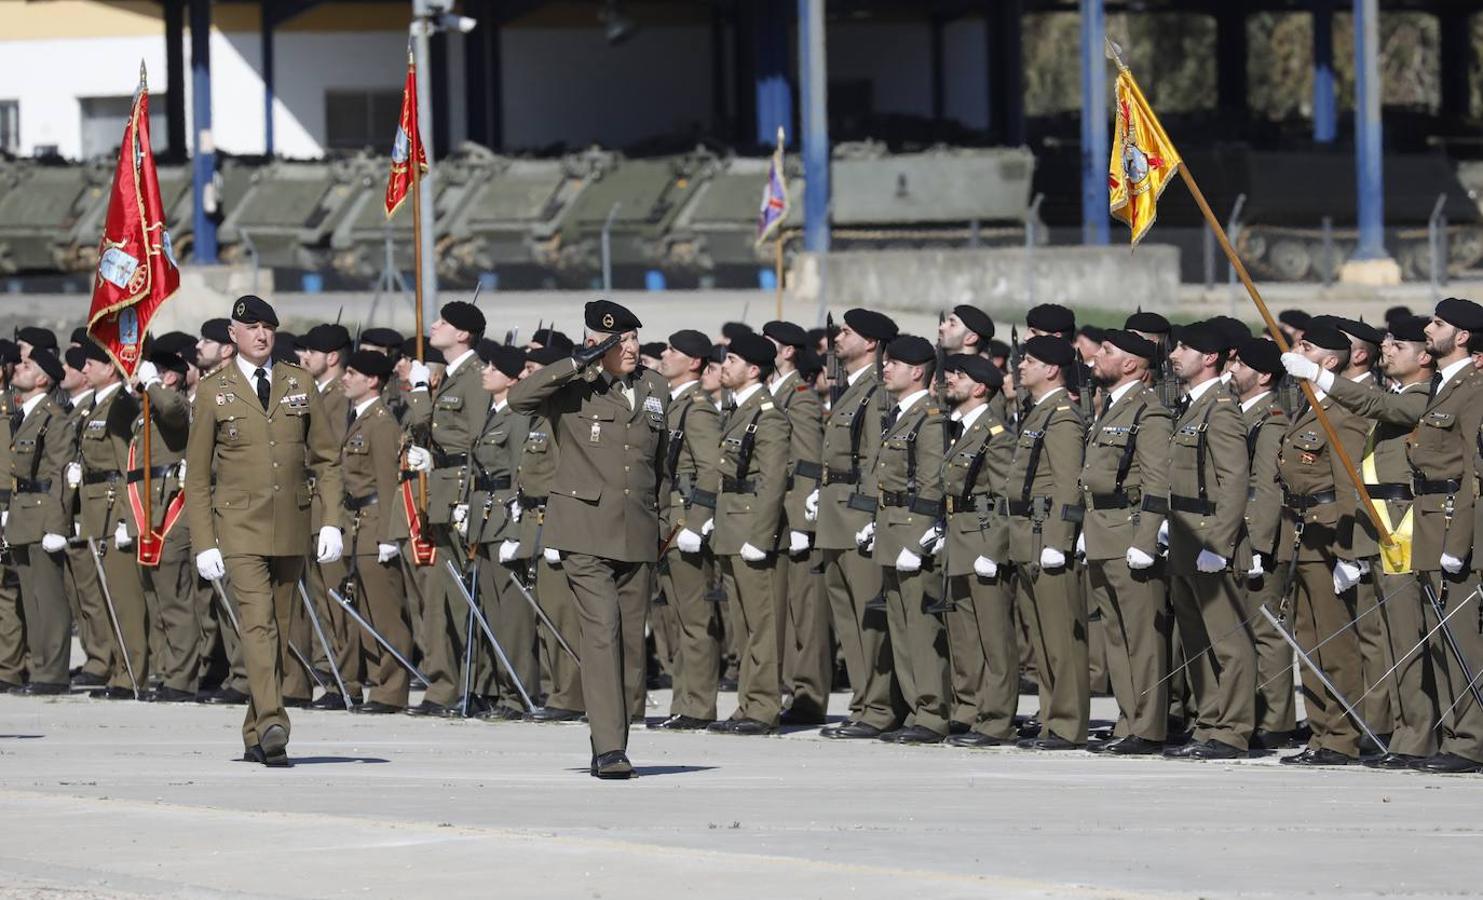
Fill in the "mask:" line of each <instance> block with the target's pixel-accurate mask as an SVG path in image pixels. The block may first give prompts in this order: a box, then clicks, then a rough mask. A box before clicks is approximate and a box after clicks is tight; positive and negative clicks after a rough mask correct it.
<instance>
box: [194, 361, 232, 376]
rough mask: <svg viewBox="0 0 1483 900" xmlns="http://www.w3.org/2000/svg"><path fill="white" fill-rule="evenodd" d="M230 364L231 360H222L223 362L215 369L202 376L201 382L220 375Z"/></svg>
mask: <svg viewBox="0 0 1483 900" xmlns="http://www.w3.org/2000/svg"><path fill="white" fill-rule="evenodd" d="M230 362H231V360H230V359H225V360H222V361H221V362H219V363H217V364H216V367H215V368H213V369H211V370H209V371H208V372H207V373H206V374H205V375H202V376H201V380H203V381H204V380H206V379H207V378H210V377H211V376H213V375H216V374H218V373H220V372H221V371H222V370H224V369H226V367H227V365H228V364H229V363H230Z"/></svg>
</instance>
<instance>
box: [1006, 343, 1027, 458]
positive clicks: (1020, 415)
mask: <svg viewBox="0 0 1483 900" xmlns="http://www.w3.org/2000/svg"><path fill="white" fill-rule="evenodd" d="M1024 358H1025V351H1024V348H1023V347H1021V346H1020V331H1019V328H1017V327H1015V326H1010V328H1009V371H1010V372H1011V373H1012V374H1013V376H1014V403H1013V406H1012V408H1011V409H1010V412H1009V415H1010V417H1011V418H1012V419H1014V430H1015V431H1016V432H1018V431H1019V430H1020V422H1021V421H1023V419H1024V417H1025V410H1026V409H1027V408H1028V407H1029V405H1030V392H1029V391H1027V390H1025V386H1024V385H1023V384H1020V361H1021V360H1023V359H1024Z"/></svg>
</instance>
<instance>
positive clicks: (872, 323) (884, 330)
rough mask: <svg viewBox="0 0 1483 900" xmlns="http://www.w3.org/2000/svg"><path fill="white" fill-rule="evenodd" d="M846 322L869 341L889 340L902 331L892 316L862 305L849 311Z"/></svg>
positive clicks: (845, 315)
mask: <svg viewBox="0 0 1483 900" xmlns="http://www.w3.org/2000/svg"><path fill="white" fill-rule="evenodd" d="M844 323H845V324H846V325H848V326H850V328H851V329H853V330H854V332H855V333H856V334H858V335H860V336H861V337H863V338H865V339H866V340H868V341H889V340H892V339H893V338H895V337H896V335H897V334H899V333H900V329H899V328H897V327H896V323H895V322H894V321H892V320H891V317H890V316H886V315H882V314H880V313H878V312H875V311H874V310H869V309H861V308H860V307H856V308H854V309H852V310H849V311H847V312H846V313H845V314H844Z"/></svg>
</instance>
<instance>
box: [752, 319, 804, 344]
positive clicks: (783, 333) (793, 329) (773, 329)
mask: <svg viewBox="0 0 1483 900" xmlns="http://www.w3.org/2000/svg"><path fill="white" fill-rule="evenodd" d="M762 333H763V334H765V335H767V336H768V337H770V338H772V339H773V340H775V341H777V342H778V343H779V344H782V345H783V346H784V347H804V346H807V345H808V332H807V331H804V330H803V327H802V326H801V325H794V324H793V323H792V322H768V323H767V324H766V325H763V326H762Z"/></svg>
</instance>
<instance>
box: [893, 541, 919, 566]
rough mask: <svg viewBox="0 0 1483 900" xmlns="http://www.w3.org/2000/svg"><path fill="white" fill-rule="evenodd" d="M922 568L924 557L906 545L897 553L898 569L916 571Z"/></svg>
mask: <svg viewBox="0 0 1483 900" xmlns="http://www.w3.org/2000/svg"><path fill="white" fill-rule="evenodd" d="M921 568H922V558H921V557H920V556H917V555H916V554H915V553H913V552H911V551H910V550H908V549H906V548H905V547H902V548H901V552H900V553H898V554H896V571H898V572H916V571H918V570H920V569H921Z"/></svg>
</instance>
